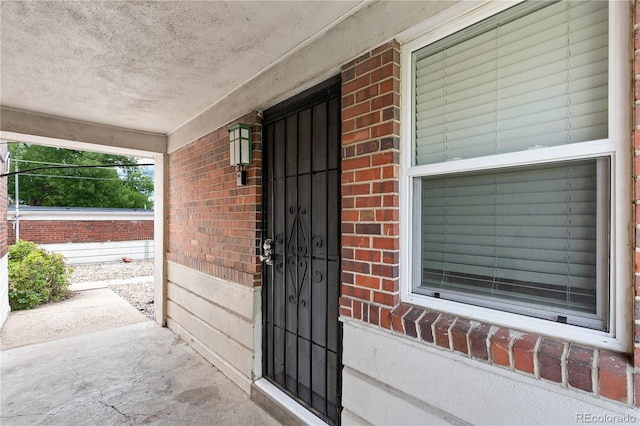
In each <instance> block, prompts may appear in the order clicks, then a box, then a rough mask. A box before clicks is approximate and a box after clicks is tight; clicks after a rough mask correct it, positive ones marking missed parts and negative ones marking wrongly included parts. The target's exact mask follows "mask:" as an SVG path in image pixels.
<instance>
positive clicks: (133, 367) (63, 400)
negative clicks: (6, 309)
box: [0, 289, 277, 426]
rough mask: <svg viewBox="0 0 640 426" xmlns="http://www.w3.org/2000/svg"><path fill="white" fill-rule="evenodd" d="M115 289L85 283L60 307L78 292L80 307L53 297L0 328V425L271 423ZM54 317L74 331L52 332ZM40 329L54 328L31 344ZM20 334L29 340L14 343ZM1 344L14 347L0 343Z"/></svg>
mask: <svg viewBox="0 0 640 426" xmlns="http://www.w3.org/2000/svg"><path fill="white" fill-rule="evenodd" d="M109 293H111V294H109ZM112 295H113V296H115V294H114V293H113V292H112V291H111V290H108V289H99V290H87V291H83V292H78V293H76V296H75V297H74V298H72V299H70V300H69V301H65V302H61V304H60V305H59V306H65V305H64V304H65V303H67V302H73V301H74V299H75V300H76V302H78V301H81V302H82V304H83V306H84V308H82V309H81V308H79V307H78V306H76V308H77V309H74V308H69V306H70V304H69V303H67V305H66V308H65V309H62V310H59V309H58V310H56V309H53V308H54V307H55V306H56V305H57V304H52V305H46V306H44V307H41V308H37V309H34V310H31V311H22V312H15V313H12V314H11V315H10V316H9V319H8V320H7V322H6V324H5V326H4V327H3V329H2V333H1V337H2V351H0V364H1V365H0V400H1V405H0V409H1V410H0V424H2V425H3V426H5V425H6V426H9V425H36V424H46V425H65V426H67V425H121V424H128V425H135V424H157V425H218V424H220V425H276V424H277V422H276V421H275V420H273V418H272V417H270V416H269V415H268V414H267V413H266V412H265V411H263V410H262V409H261V408H259V407H258V406H256V405H255V404H254V403H253V402H252V401H250V400H249V397H248V396H247V395H246V394H245V393H244V392H242V391H241V390H240V389H239V388H238V387H237V386H235V385H234V384H233V383H232V382H231V381H230V380H229V379H227V378H226V377H225V376H224V375H223V374H222V373H221V372H220V371H219V370H218V369H216V368H215V367H213V366H212V365H211V364H209V363H208V362H207V361H206V360H205V359H204V358H202V357H201V356H200V355H199V354H198V353H197V352H195V351H194V350H193V349H191V348H190V347H189V346H187V345H186V344H185V343H184V342H183V341H181V340H179V339H178V338H177V337H176V336H175V335H174V334H173V333H172V332H171V331H170V330H169V329H166V328H162V327H160V326H159V325H158V324H156V323H154V322H152V321H148V320H146V318H145V317H144V316H143V315H141V314H140V313H139V312H137V310H135V309H134V308H132V307H131V306H130V305H129V304H128V303H127V302H125V301H124V300H123V299H120V298H119V297H118V296H115V297H116V298H117V299H119V300H120V301H121V303H117V301H116V300H115V299H113V298H112ZM72 306H73V305H72ZM127 308H131V309H130V310H129V309H127ZM46 311H48V312H46ZM105 311H112V312H113V313H114V315H115V316H116V317H118V316H122V315H123V313H124V315H125V317H127V316H128V320H129V323H128V324H122V322H119V323H118V322H116V321H113V320H112V318H111V317H108V316H106V317H105V316H104V315H103V314H104V313H105ZM65 312H66V316H65V315H64V313H65ZM127 312H128V313H127ZM54 313H55V315H54ZM93 314H96V315H97V317H95V316H93ZM16 321H18V322H19V323H20V324H18V323H17V322H16ZM51 321H53V322H55V323H58V324H67V325H73V324H75V329H74V331H73V332H72V333H71V334H72V335H71V336H69V335H68V334H65V333H61V332H59V331H58V332H56V331H55V330H56V327H51V323H50V322H51ZM96 321H97V323H96ZM125 322H126V321H125ZM83 324H84V325H86V326H87V327H84V326H83ZM91 324H94V325H97V326H99V327H102V329H101V330H99V331H96V330H95V329H92V328H91V327H90V325H91ZM114 324H116V325H115V326H114ZM39 328H45V329H47V328H48V329H49V330H53V331H52V332H47V333H41V335H42V337H41V340H42V339H45V340H47V339H48V340H49V341H45V342H40V343H35V342H34V338H33V336H34V335H37V334H38V333H37V332H36V333H35V334H34V333H32V332H28V330H36V331H37V330H38V329H39ZM62 328H64V327H62ZM104 328H108V329H104ZM79 330H83V331H84V332H83V333H78V331H79ZM23 332H26V334H28V335H30V336H31V337H30V338H29V339H22V340H21V338H20V337H19V334H20V333H23ZM16 334H17V335H18V336H17V335H16ZM35 340H38V339H35ZM6 341H10V342H14V343H12V344H13V345H14V346H13V347H12V348H10V349H7V348H5V342H6ZM16 342H17V343H16ZM23 344H25V345H26V346H21V345H23Z"/></svg>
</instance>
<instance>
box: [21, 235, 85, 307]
mask: <svg viewBox="0 0 640 426" xmlns="http://www.w3.org/2000/svg"><path fill="white" fill-rule="evenodd" d="M71 271H72V269H71V268H67V266H66V264H65V262H64V256H62V255H61V254H53V253H49V252H48V251H46V250H45V249H43V248H41V247H40V246H38V245H37V244H36V243H34V242H31V241H18V242H17V243H16V245H14V246H11V247H9V305H10V306H11V309H12V310H19V309H31V308H34V307H36V306H38V305H40V304H42V303H46V302H56V301H59V300H63V299H66V298H67V297H68V296H69V288H68V287H69V284H70V283H69V277H70V276H71Z"/></svg>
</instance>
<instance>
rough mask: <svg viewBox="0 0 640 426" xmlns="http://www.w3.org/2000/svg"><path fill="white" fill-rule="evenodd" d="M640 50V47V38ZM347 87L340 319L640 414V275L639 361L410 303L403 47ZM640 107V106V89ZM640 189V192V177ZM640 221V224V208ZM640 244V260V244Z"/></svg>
mask: <svg viewBox="0 0 640 426" xmlns="http://www.w3.org/2000/svg"><path fill="white" fill-rule="evenodd" d="M637 9H639V10H638V13H637V14H636V17H638V16H640V7H637ZM636 48H637V49H640V36H638V37H636ZM636 59H637V60H636V67H635V69H636V73H638V74H640V53H639V54H637V56H636ZM342 79H343V83H342V84H343V86H342V103H343V111H342V130H343V135H342V155H343V160H342V170H343V172H342V206H343V211H342V233H343V234H342V246H343V247H342V256H343V271H342V296H341V298H340V314H341V315H342V316H344V317H351V318H355V319H357V320H361V321H364V322H367V323H370V324H372V325H376V326H379V327H382V328H384V329H387V330H389V331H391V332H393V333H397V334H401V335H404V336H405V337H406V338H408V339H413V340H415V341H416V342H420V343H422V344H424V345H427V346H432V347H438V348H441V349H442V350H444V351H450V352H456V353H458V354H460V355H463V356H466V357H469V358H472V359H475V360H477V361H478V362H483V363H489V364H492V365H494V366H496V368H506V369H509V370H514V371H518V372H520V373H523V374H525V375H528V376H530V377H532V378H536V379H544V380H545V381H547V382H548V383H556V384H557V385H558V386H562V387H565V388H569V389H579V390H581V391H585V392H589V393H591V394H593V395H594V396H599V397H602V398H603V399H607V400H612V401H617V402H621V403H624V404H627V405H634V404H635V406H638V407H640V326H639V322H640V272H639V273H638V276H637V277H636V301H635V311H634V312H635V320H636V321H635V353H634V354H631V355H628V354H620V353H614V352H610V351H606V350H601V349H597V348H589V347H584V346H580V345H576V344H574V343H571V342H569V341H562V340H558V339H553V338H549V337H543V336H541V335H534V334H528V333H524V332H520V331H518V330H513V329H508V328H504V327H498V326H494V325H492V324H483V323H478V322H477V321H475V322H471V321H469V320H468V319H466V318H462V317H456V316H453V315H450V314H447V313H442V312H436V311H431V310H428V309H425V308H423V307H420V306H413V305H409V304H406V303H401V302H400V289H399V271H398V265H399V245H400V244H399V243H400V241H399V214H400V207H399V148H400V143H399V135H400V130H399V127H400V125H399V114H398V111H399V108H400V104H399V102H400V95H399V82H400V52H399V46H398V44H397V43H394V42H391V43H388V44H386V45H384V46H381V47H379V48H377V49H375V50H373V51H372V52H370V53H368V54H366V55H363V56H361V57H360V58H358V59H356V60H354V61H352V62H350V63H348V64H346V65H344V66H343V68H342ZM636 100H637V102H638V103H640V83H638V84H637V85H636ZM636 117H637V120H636V121H637V124H638V125H639V126H638V127H637V128H638V129H639V130H637V131H636V149H637V150H638V151H637V154H638V157H637V158H638V160H637V161H636V175H640V113H638V112H637V111H636ZM637 182H638V185H637V188H638V191H637V193H639V194H640V179H639V180H638V181H637ZM636 199H638V200H640V197H638V196H636ZM636 217H637V218H638V219H637V220H638V224H639V226H640V207H638V213H637V216H636ZM638 234H639V235H640V232H639V233H638ZM637 240H638V249H637V253H638V257H640V236H639V237H638V239H637ZM636 270H638V271H640V268H638V267H636ZM594 360H597V363H596V364H597V365H595V366H594ZM535 364H537V366H538V368H534V365H535ZM628 373H631V374H628ZM632 377H633V378H632ZM628 380H634V382H633V383H628ZM630 390H631V391H630ZM634 394H635V395H634Z"/></svg>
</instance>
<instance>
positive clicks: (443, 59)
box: [410, 1, 612, 331]
mask: <svg viewBox="0 0 640 426" xmlns="http://www.w3.org/2000/svg"><path fill="white" fill-rule="evenodd" d="M608 31H609V29H608V4H607V2H604V1H588V2H582V1H581V2H572V1H561V2H554V3H551V2H527V3H524V4H521V5H518V6H515V7H513V8H511V9H507V10H506V11H504V12H502V13H500V14H498V15H495V16H494V17H492V18H490V19H487V20H485V21H482V22H480V23H478V24H476V25H474V26H472V27H469V28H467V29H466V30H464V31H460V32H458V33H455V34H453V35H450V36H448V37H446V38H444V39H441V40H440V41H438V42H435V43H433V44H430V45H428V46H425V47H424V48H422V49H420V50H417V51H415V52H413V55H412V66H413V70H412V78H413V91H412V104H413V112H412V126H413V135H412V147H413V153H412V166H413V167H421V168H420V169H419V170H421V171H423V172H421V173H419V174H416V173H413V174H411V173H410V174H411V176H412V177H411V179H412V182H413V183H412V185H413V194H414V201H413V207H412V212H413V213H412V214H413V220H414V226H415V227H416V228H419V229H420V230H421V232H420V233H419V235H415V236H414V237H413V239H412V240H413V243H412V246H413V251H414V259H415V260H416V261H417V260H418V259H419V262H420V267H419V268H415V267H414V268H413V271H414V286H413V291H414V292H415V293H418V294H425V295H428V296H434V297H438V298H441V299H447V300H454V301H460V302H464V303H469V304H473V305H479V306H485V307H491V308H495V309H499V310H504V311H508V312H514V313H520V314H524V315H528V316H533V317H537V318H544V319H549V320H553V321H559V322H563V323H569V324H574V325H578V326H582V327H587V328H591V329H596V330H605V331H606V330H608V327H609V324H608V318H609V312H608V309H609V308H608V307H609V276H610V265H609V256H610V249H609V245H610V240H611V189H610V188H611V186H612V182H611V157H610V156H608V155H596V154H593V157H591V158H588V156H587V158H584V156H581V155H580V152H579V150H577V151H576V158H575V159H567V158H566V155H564V157H563V158H561V159H558V160H556V161H553V159H546V160H545V161H544V162H542V163H540V164H531V163H530V162H527V161H523V164H522V165H519V166H513V164H512V163H513V162H512V163H511V164H509V165H505V166H504V167H501V166H500V160H499V158H501V157H499V156H498V154H507V153H516V152H520V151H521V152H522V156H523V158H526V156H527V154H526V152H527V151H528V150H532V149H536V150H538V149H545V148H550V147H557V146H561V145H567V144H577V143H585V142H595V141H598V140H602V139H607V138H608V132H609V129H608V114H609V111H608V108H609V99H608V92H609V88H608V79H609V76H608V37H609V36H608ZM582 146H584V144H582ZM492 156H494V157H492ZM483 157H484V158H489V157H491V164H492V165H491V168H490V169H486V170H482V167H478V166H477V164H478V163H475V165H474V167H472V168H471V170H470V171H464V170H463V171H460V170H458V169H456V170H453V171H452V172H450V173H447V172H446V168H445V169H443V168H442V167H439V168H438V172H437V173H436V174H433V175H430V174H429V168H428V167H424V166H429V165H433V164H439V165H441V164H446V163H448V162H451V161H453V160H466V159H478V160H476V161H477V162H480V161H482V158H483ZM478 169H480V170H478ZM442 170H445V172H443V171H442Z"/></svg>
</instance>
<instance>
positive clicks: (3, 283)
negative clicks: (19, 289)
mask: <svg viewBox="0 0 640 426" xmlns="http://www.w3.org/2000/svg"><path fill="white" fill-rule="evenodd" d="M8 265H9V254H5V255H4V256H2V258H1V259H0V274H1V275H0V327H2V325H3V324H4V322H5V321H6V320H7V318H8V317H9V312H11V307H10V306H9V266H8Z"/></svg>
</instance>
